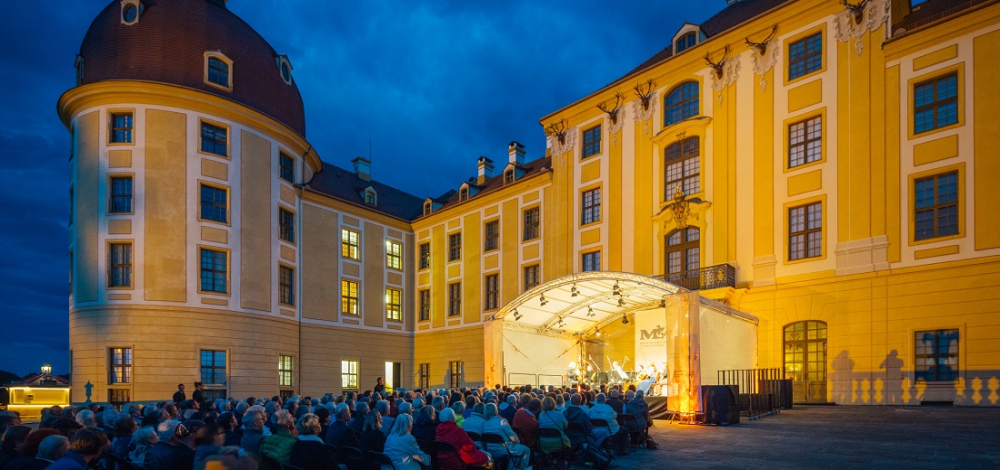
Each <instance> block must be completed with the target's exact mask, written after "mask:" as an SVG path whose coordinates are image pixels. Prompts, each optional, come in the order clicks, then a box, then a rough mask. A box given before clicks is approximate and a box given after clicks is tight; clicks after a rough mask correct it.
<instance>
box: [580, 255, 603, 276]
mask: <svg viewBox="0 0 1000 470" xmlns="http://www.w3.org/2000/svg"><path fill="white" fill-rule="evenodd" d="M600 270H601V252H600V251H593V252H590V253H584V254H583V269H582V271H583V272H588V271H600Z"/></svg>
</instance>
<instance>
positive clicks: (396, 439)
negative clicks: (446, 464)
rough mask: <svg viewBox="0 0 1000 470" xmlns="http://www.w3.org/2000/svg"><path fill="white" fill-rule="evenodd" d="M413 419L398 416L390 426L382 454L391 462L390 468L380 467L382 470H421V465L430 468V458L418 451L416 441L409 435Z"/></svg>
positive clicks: (407, 416)
mask: <svg viewBox="0 0 1000 470" xmlns="http://www.w3.org/2000/svg"><path fill="white" fill-rule="evenodd" d="M412 427H413V418H412V417H411V416H410V415H399V416H398V417H397V418H396V422H395V423H393V425H392V431H391V432H390V433H389V437H387V438H386V440H385V452H384V454H385V455H386V456H387V457H389V459H391V460H392V465H393V467H392V468H387V467H385V466H383V467H382V470H393V468H395V470H421V464H422V465H426V466H427V467H430V465H431V458H430V456H429V455H427V454H425V453H424V451H422V450H420V446H418V445H417V440H416V439H415V438H414V437H413V436H412V435H411V434H410V430H411V429H412Z"/></svg>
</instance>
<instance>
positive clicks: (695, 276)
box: [658, 264, 736, 290]
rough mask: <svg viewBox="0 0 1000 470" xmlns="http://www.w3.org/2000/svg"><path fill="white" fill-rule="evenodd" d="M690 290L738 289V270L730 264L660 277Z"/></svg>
mask: <svg viewBox="0 0 1000 470" xmlns="http://www.w3.org/2000/svg"><path fill="white" fill-rule="evenodd" d="M658 277H660V278H661V279H663V280H665V281H667V282H669V283H671V284H676V285H678V286H680V287H683V288H685V289H688V290H709V289H718V288H720V287H736V268H735V267H733V266H732V265H730V264H717V265H715V266H708V267H705V268H701V269H699V270H697V271H687V272H683V273H676V274H664V275H662V276H658Z"/></svg>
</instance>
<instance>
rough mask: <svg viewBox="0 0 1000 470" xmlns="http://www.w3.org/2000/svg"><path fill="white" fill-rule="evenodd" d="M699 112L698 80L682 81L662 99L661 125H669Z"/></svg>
mask: <svg viewBox="0 0 1000 470" xmlns="http://www.w3.org/2000/svg"><path fill="white" fill-rule="evenodd" d="M698 114H700V109H699V104H698V82H684V83H681V84H680V85H677V86H676V87H674V89H672V90H670V93H667V97H666V98H664V99H663V123H664V124H663V125H664V126H669V125H671V124H676V123H678V122H681V121H683V120H685V119H688V118H691V117H694V116H697V115H698Z"/></svg>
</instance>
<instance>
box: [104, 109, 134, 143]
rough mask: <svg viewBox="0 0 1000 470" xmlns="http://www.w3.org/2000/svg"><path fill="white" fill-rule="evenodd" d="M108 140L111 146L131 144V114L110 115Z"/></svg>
mask: <svg viewBox="0 0 1000 470" xmlns="http://www.w3.org/2000/svg"><path fill="white" fill-rule="evenodd" d="M108 140H109V141H110V142H111V143H112V144H131V143H132V113H111V129H110V130H109V132H108Z"/></svg>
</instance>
